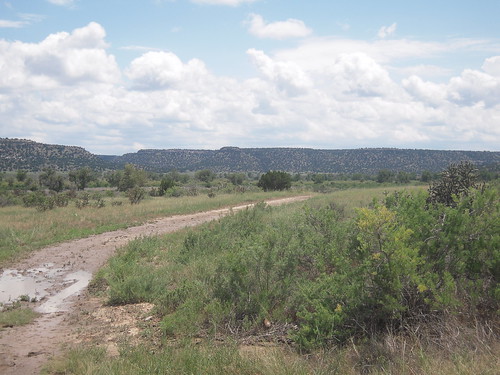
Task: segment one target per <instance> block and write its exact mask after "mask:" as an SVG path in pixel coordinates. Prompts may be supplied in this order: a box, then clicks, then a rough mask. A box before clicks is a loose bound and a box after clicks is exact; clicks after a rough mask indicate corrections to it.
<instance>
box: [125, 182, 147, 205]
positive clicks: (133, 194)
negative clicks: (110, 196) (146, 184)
mask: <svg viewBox="0 0 500 375" xmlns="http://www.w3.org/2000/svg"><path fill="white" fill-rule="evenodd" d="M145 196H146V190H144V189H143V188H142V187H140V186H135V187H133V188H130V189H128V190H127V197H128V200H129V201H130V204H138V203H139V202H140V201H142V200H143V199H144V197H145Z"/></svg>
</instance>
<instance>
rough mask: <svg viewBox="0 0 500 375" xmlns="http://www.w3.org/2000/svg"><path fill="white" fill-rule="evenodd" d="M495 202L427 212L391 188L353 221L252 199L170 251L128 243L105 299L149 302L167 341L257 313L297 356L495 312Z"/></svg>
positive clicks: (498, 242)
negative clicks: (444, 319) (448, 318)
mask: <svg viewBox="0 0 500 375" xmlns="http://www.w3.org/2000/svg"><path fill="white" fill-rule="evenodd" d="M498 197H499V191H498V189H497V188H488V189H484V191H479V190H470V191H469V193H468V195H467V196H462V197H461V198H460V199H458V200H455V202H456V204H455V205H454V206H445V205H442V204H436V205H430V206H429V205H428V204H427V198H428V194H427V193H426V192H424V191H422V192H419V193H416V194H408V193H405V192H399V193H395V194H387V195H386V196H385V198H384V199H383V200H382V201H379V202H377V201H376V202H374V203H373V204H372V205H371V206H370V207H365V208H360V209H358V210H357V211H356V213H355V216H354V217H348V216H347V215H346V212H345V210H344V209H343V208H342V207H341V206H338V205H336V204H334V202H329V203H328V204H323V205H319V206H318V205H315V206H295V207H283V208H271V207H267V206H265V205H263V204H259V205H257V206H256V207H255V208H253V209H247V210H243V211H240V212H238V213H236V214H234V215H232V216H229V217H225V218H222V219H220V220H219V221H218V222H213V223H209V224H206V225H205V226H203V227H202V228H201V229H197V230H193V231H190V232H188V233H187V234H186V235H185V237H184V239H183V242H182V243H181V245H179V247H178V248H177V249H176V250H175V251H174V250H173V249H169V251H165V249H164V247H165V246H166V244H162V243H161V241H159V242H157V243H153V242H152V240H151V241H149V242H148V241H146V240H144V242H143V243H141V242H137V243H135V245H134V246H133V247H130V248H129V249H128V250H127V251H126V252H124V253H123V254H122V255H121V256H120V259H121V260H120V262H121V263H117V264H116V265H113V267H112V270H111V271H110V273H109V275H108V278H109V279H110V280H111V281H110V282H109V285H110V288H111V289H110V296H112V299H113V301H115V302H116V303H129V302H131V301H132V302H137V301H145V300H147V301H152V302H155V304H156V305H157V308H158V312H159V314H162V315H163V322H162V327H163V329H164V332H165V333H166V334H168V335H177V334H196V333H197V332H198V333H199V332H200V331H204V332H207V331H210V330H214V331H216V332H217V333H224V332H227V333H230V332H239V334H240V335H244V334H256V333H257V334H258V332H259V330H262V329H264V328H263V327H262V321H263V319H264V318H266V319H268V320H270V321H271V322H273V324H276V326H281V327H285V328H284V329H283V334H285V332H286V331H287V330H289V329H290V332H289V336H288V338H292V339H293V340H294V342H295V343H296V344H297V345H298V346H299V347H300V348H302V349H305V350H309V349H314V348H317V347H322V346H326V347H328V346H332V345H342V344H344V343H346V342H347V341H348V340H349V339H350V338H352V337H358V338H361V339H368V338H370V337H373V336H376V335H377V334H378V333H381V332H387V331H393V332H397V331H401V330H405V329H408V328H412V327H413V328H412V329H415V327H418V326H420V325H421V324H422V323H423V322H425V321H430V320H432V319H436V318H437V317H441V316H444V315H445V314H447V313H450V312H451V313H457V314H460V316H465V317H472V316H474V318H475V319H477V318H478V317H483V318H487V317H494V316H495V314H496V312H497V311H498V308H499V301H500V298H499V297H500V287H499V286H498V279H499V277H500V274H499V270H500V236H499V235H498V233H499V224H500V217H499V213H500V202H499V199H498ZM169 246H170V242H169ZM155 248H156V250H155ZM158 257H165V258H164V259H167V260H166V261H165V263H164V264H165V266H164V267H158V266H156V264H157V263H156V262H157V259H158ZM153 264H154V265H155V266H154V267H152V265H153ZM478 312H480V313H481V314H478Z"/></svg>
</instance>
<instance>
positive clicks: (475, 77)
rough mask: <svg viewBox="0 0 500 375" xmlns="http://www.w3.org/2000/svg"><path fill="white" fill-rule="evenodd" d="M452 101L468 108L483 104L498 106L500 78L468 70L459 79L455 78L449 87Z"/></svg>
mask: <svg viewBox="0 0 500 375" xmlns="http://www.w3.org/2000/svg"><path fill="white" fill-rule="evenodd" d="M448 97H449V98H450V100H451V101H453V102H455V103H459V104H462V105H466V106H471V105H476V104H478V103H483V104H485V105H487V106H497V105H498V104H499V103H500V77H493V76H491V75H489V74H486V73H483V72H480V71H477V70H472V69H466V70H464V71H463V73H462V74H461V75H460V76H459V77H453V78H452V79H451V80H450V83H449V85H448Z"/></svg>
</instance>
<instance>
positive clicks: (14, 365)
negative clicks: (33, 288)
mask: <svg viewBox="0 0 500 375" xmlns="http://www.w3.org/2000/svg"><path fill="white" fill-rule="evenodd" d="M308 198H309V196H298V197H291V198H283V199H275V200H269V201H267V202H266V203H267V204H269V205H281V204H286V203H291V202H297V201H303V200H306V199H308ZM250 206H252V205H251V204H248V205H241V206H237V207H232V208H226V209H219V210H212V211H207V212H201V213H196V214H191V215H178V216H171V217H166V218H161V219H157V220H154V221H152V222H149V223H146V224H144V225H141V226H137V227H131V228H128V229H124V230H118V231H113V232H107V233H103V234H99V235H95V236H91V237H88V238H83V239H80V240H74V241H70V242H66V243H62V244H58V245H56V246H51V247H47V248H44V249H41V250H39V251H37V252H35V253H34V254H33V255H32V256H31V257H29V258H28V259H25V260H24V261H22V262H20V263H19V264H16V265H15V266H13V267H10V268H12V269H15V270H16V272H19V274H26V273H29V274H33V273H35V274H36V275H38V277H39V279H40V282H42V281H43V282H44V283H48V286H47V287H46V288H44V293H46V295H44V296H43V297H41V298H40V301H39V302H35V303H34V304H33V307H34V308H35V310H37V311H39V312H40V313H41V316H40V317H39V318H38V319H36V320H35V321H34V322H33V323H32V324H29V325H26V326H22V327H13V328H7V329H5V330H3V331H0V373H1V374H5V375H7V374H17V375H25V374H26V375H30V374H38V373H39V372H40V369H41V367H42V366H43V364H44V363H45V362H46V361H47V360H48V359H49V358H50V357H51V356H53V355H56V354H58V353H60V351H61V347H62V346H63V344H64V343H65V342H68V341H69V340H70V337H71V336H72V335H74V334H75V332H74V322H72V320H71V319H70V315H71V313H72V311H73V310H75V309H76V308H77V306H83V305H85V304H86V303H87V302H88V301H87V300H86V299H87V298H88V297H87V295H86V294H85V293H84V291H85V289H86V287H87V285H88V282H89V281H90V279H91V277H92V275H93V274H94V273H95V272H96V271H97V270H99V268H101V267H102V266H103V265H104V264H105V263H106V261H107V260H108V259H109V258H110V257H111V256H112V255H113V253H114V252H115V251H116V249H117V248H119V247H122V246H124V245H125V244H126V243H127V242H129V241H131V240H133V239H134V238H137V237H142V236H151V235H160V234H164V233H170V232H174V231H177V230H180V229H183V228H186V227H191V226H196V225H199V224H202V223H204V222H207V221H211V220H215V219H218V218H220V217H222V216H224V215H227V214H229V213H230V212H235V211H238V210H242V209H245V208H247V207H250ZM37 282H38V281H37Z"/></svg>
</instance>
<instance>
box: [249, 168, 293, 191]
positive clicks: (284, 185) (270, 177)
mask: <svg viewBox="0 0 500 375" xmlns="http://www.w3.org/2000/svg"><path fill="white" fill-rule="evenodd" d="M257 186H258V187H260V188H262V189H264V190H265V191H269V190H287V189H290V188H291V187H292V176H291V175H290V174H289V173H286V172H282V171H269V172H267V173H265V174H263V175H262V176H260V179H259V182H258V183H257Z"/></svg>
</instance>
